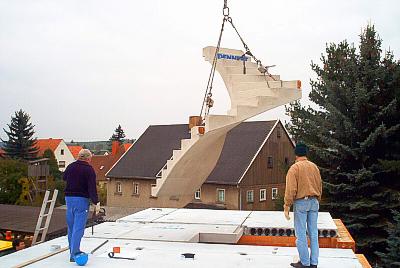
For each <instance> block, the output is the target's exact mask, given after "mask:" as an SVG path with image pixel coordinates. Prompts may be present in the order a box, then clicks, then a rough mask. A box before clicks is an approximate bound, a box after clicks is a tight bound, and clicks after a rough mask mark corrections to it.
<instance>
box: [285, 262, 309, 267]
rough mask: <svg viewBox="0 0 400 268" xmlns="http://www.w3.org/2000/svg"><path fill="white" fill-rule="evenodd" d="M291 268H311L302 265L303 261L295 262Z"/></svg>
mask: <svg viewBox="0 0 400 268" xmlns="http://www.w3.org/2000/svg"><path fill="white" fill-rule="evenodd" d="M290 265H291V266H293V267H295V268H310V266H305V265H303V264H302V263H301V261H298V262H293V263H291V264H290Z"/></svg>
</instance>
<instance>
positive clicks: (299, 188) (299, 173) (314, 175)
mask: <svg viewBox="0 0 400 268" xmlns="http://www.w3.org/2000/svg"><path fill="white" fill-rule="evenodd" d="M306 196H317V197H318V199H319V200H321V196H322V181H321V174H320V172H319V169H318V167H317V165H315V164H314V163H313V162H311V161H308V160H307V157H299V158H298V159H297V160H296V163H294V164H293V165H292V166H291V167H290V169H289V171H288V173H287V175H286V190H285V206H286V207H290V206H291V205H292V204H293V202H294V200H296V199H300V198H304V197H306Z"/></svg>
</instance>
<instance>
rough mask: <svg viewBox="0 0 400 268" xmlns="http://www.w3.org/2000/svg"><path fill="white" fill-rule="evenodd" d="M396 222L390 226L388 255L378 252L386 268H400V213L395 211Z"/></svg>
mask: <svg viewBox="0 0 400 268" xmlns="http://www.w3.org/2000/svg"><path fill="white" fill-rule="evenodd" d="M393 213H394V219H395V222H394V224H393V225H391V226H390V230H389V237H388V241H387V242H388V247H387V253H385V254H383V253H380V252H378V255H379V256H380V257H381V259H382V264H383V265H384V266H385V267H393V268H394V267H397V268H400V254H399V253H400V212H398V211H393Z"/></svg>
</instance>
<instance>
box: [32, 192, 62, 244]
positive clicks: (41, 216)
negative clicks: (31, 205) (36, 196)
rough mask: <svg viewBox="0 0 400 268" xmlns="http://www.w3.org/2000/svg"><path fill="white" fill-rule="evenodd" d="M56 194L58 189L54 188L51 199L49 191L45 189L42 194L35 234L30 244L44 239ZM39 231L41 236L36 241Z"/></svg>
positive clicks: (38, 242)
mask: <svg viewBox="0 0 400 268" xmlns="http://www.w3.org/2000/svg"><path fill="white" fill-rule="evenodd" d="M57 195H58V190H54V192H53V198H52V199H51V200H49V196H50V191H46V193H45V195H44V198H43V203H42V208H41V209H40V214H39V218H38V221H37V223H36V228H35V234H34V235H33V240H32V246H33V245H36V244H40V243H42V242H44V241H45V240H46V234H47V231H48V230H49V225H50V220H51V215H53V209H54V205H55V204H56V201H57ZM48 204H50V207H49V208H48V210H47V213H46V209H47V206H48ZM44 218H46V222H45V224H44V226H42V223H43V219H44ZM40 233H41V236H40V240H39V241H38V236H39V234H40Z"/></svg>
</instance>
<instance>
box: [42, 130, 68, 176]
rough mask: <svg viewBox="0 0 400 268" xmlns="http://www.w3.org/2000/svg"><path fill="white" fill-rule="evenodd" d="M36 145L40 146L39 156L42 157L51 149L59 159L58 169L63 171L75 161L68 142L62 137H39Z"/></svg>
mask: <svg viewBox="0 0 400 268" xmlns="http://www.w3.org/2000/svg"><path fill="white" fill-rule="evenodd" d="M36 147H38V148H39V152H38V157H41V156H42V155H43V153H44V152H45V151H46V150H47V149H50V150H51V151H52V152H53V153H54V156H55V157H56V159H57V163H58V169H59V170H60V171H62V172H63V171H64V170H65V168H66V167H67V166H68V165H69V164H71V163H72V162H74V161H75V158H74V156H73V155H72V153H71V152H70V150H69V149H68V146H67V144H65V142H64V140H62V139H52V138H50V139H37V141H36Z"/></svg>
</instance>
